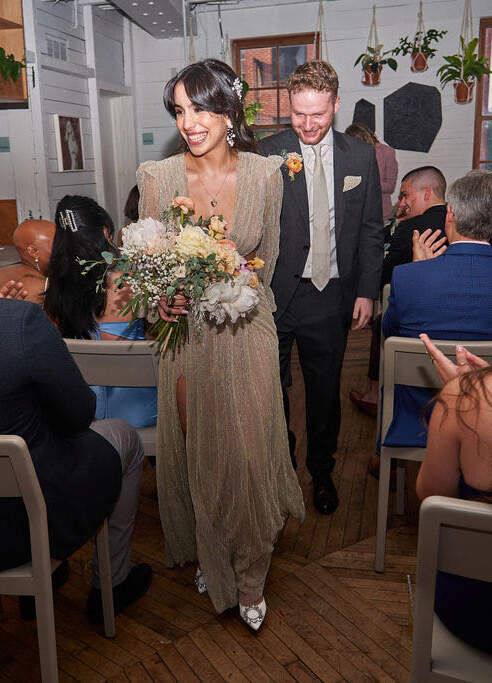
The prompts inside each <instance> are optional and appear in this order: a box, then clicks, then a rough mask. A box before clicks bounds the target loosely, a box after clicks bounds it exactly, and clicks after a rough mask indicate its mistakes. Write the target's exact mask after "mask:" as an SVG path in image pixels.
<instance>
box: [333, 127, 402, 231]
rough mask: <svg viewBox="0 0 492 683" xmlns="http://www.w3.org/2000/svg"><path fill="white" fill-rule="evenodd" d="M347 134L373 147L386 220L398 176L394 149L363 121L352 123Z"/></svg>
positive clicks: (384, 218) (388, 216) (391, 212)
mask: <svg viewBox="0 0 492 683" xmlns="http://www.w3.org/2000/svg"><path fill="white" fill-rule="evenodd" d="M345 132H346V133H347V135H351V136H352V137H353V138H359V140H363V141H364V142H367V143H368V144H369V145H372V146H373V147H374V151H375V152H376V161H377V163H378V169H379V179H380V181H381V194H382V198H383V220H384V221H385V222H386V221H387V220H389V219H390V218H391V216H392V215H393V205H392V203H391V195H392V194H393V192H394V191H395V187H396V178H397V177H398V162H397V160H396V155H395V150H394V149H393V147H389V146H388V145H385V144H384V143H382V142H379V140H378V139H377V137H376V134H375V133H374V132H373V131H372V130H371V129H370V128H369V127H368V126H366V125H365V124H364V123H352V125H350V126H349V127H348V128H347V129H346V131H345Z"/></svg>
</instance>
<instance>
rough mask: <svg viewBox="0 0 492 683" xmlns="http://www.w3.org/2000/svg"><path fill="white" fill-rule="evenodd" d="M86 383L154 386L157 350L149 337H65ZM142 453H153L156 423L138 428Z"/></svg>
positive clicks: (117, 385)
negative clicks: (122, 338) (124, 338)
mask: <svg viewBox="0 0 492 683" xmlns="http://www.w3.org/2000/svg"><path fill="white" fill-rule="evenodd" d="M65 343H66V345H67V347H68V350H69V351H70V353H71V354H72V357H73V359H74V360H75V362H76V363H77V365H78V367H79V370H80V372H81V373H82V376H83V378H84V379H85V381H86V382H87V384H91V385H94V386H96V385H101V386H109V387H157V386H158V384H159V358H160V354H159V350H158V348H157V344H156V343H155V342H151V341H131V340H121V341H120V340H115V341H109V340H106V339H101V340H95V339H94V340H93V339H65ZM137 432H138V434H139V436H140V440H141V442H142V445H143V448H144V451H145V454H146V455H148V456H151V457H153V456H155V452H156V434H157V430H156V427H155V426H153V427H140V428H139V429H137Z"/></svg>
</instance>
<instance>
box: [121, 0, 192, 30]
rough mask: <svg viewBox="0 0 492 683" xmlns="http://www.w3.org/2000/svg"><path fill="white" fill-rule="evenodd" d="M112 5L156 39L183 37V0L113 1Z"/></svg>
mask: <svg viewBox="0 0 492 683" xmlns="http://www.w3.org/2000/svg"><path fill="white" fill-rule="evenodd" d="M112 3H113V4H114V5H116V7H118V9H120V10H122V11H123V12H124V13H125V14H126V15H127V16H128V17H130V19H132V21H134V22H135V23H136V24H138V25H139V26H141V27H142V28H143V29H145V31H147V32H148V33H150V34H151V35H152V36H154V37H155V38H174V37H176V36H182V35H183V11H182V1H181V0H112Z"/></svg>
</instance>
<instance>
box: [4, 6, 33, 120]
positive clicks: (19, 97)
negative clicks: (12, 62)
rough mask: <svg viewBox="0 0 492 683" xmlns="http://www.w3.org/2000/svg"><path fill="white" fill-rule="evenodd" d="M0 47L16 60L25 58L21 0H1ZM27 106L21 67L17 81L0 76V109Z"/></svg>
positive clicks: (24, 75) (25, 88) (24, 73)
mask: <svg viewBox="0 0 492 683" xmlns="http://www.w3.org/2000/svg"><path fill="white" fill-rule="evenodd" d="M0 47H3V48H4V50H5V52H6V53H7V54H8V55H9V54H13V55H14V56H15V58H16V59H17V60H19V61H20V60H22V59H25V54H26V50H25V44H24V25H23V18H22V0H2V2H1V4H0ZM10 106H13V107H15V108H17V107H19V106H21V107H22V106H28V98H27V75H26V69H25V68H24V69H22V71H21V75H20V77H19V78H18V80H17V81H15V83H14V81H13V80H12V79H11V78H8V79H7V80H3V78H2V77H1V76H0V109H8V108H9V107H10Z"/></svg>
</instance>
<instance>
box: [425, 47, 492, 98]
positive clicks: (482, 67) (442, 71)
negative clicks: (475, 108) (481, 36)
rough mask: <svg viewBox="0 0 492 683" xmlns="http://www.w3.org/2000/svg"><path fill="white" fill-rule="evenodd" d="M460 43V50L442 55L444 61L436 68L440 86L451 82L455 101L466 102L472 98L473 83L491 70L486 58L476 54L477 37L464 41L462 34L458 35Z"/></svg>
mask: <svg viewBox="0 0 492 683" xmlns="http://www.w3.org/2000/svg"><path fill="white" fill-rule="evenodd" d="M460 45H461V52H459V53H458V54H455V55H448V56H447V57H444V61H445V62H446V63H445V64H443V65H442V66H441V67H440V68H439V69H438V70H437V75H438V76H439V80H440V81H441V87H442V88H445V87H446V85H447V84H448V83H451V82H452V83H453V85H454V97H455V100H456V102H457V103H458V104H466V103H467V102H471V101H472V99H473V88H474V86H475V83H476V82H478V81H480V79H481V78H482V76H484V75H486V74H490V73H491V71H490V69H489V64H488V62H487V58H486V57H479V56H478V52H477V46H478V38H473V40H470V42H469V43H465V41H464V39H463V36H460Z"/></svg>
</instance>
